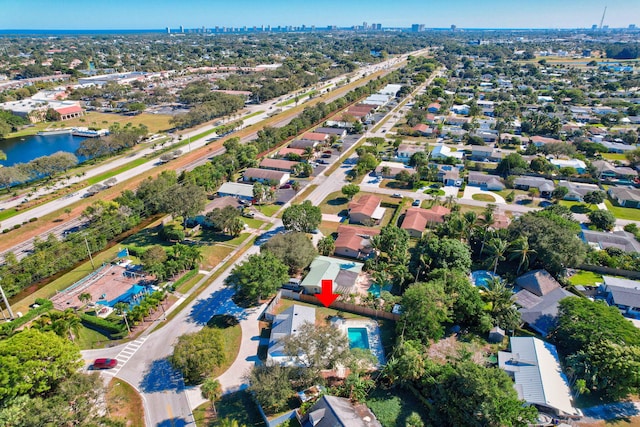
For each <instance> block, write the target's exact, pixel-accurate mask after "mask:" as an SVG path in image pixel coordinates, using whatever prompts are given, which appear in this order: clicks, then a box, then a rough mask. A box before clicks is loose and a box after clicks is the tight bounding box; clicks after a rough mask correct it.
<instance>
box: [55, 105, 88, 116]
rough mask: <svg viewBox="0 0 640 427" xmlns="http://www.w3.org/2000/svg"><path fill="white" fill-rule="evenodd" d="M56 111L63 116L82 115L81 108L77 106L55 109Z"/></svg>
mask: <svg viewBox="0 0 640 427" xmlns="http://www.w3.org/2000/svg"><path fill="white" fill-rule="evenodd" d="M56 111H57V112H58V113H59V114H61V115H63V116H64V115H66V114H74V113H82V107H80V106H79V105H72V106H70V107H62V108H56Z"/></svg>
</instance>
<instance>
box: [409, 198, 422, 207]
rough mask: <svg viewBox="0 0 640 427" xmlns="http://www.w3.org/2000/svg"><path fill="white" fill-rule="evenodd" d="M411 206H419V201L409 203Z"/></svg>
mask: <svg viewBox="0 0 640 427" xmlns="http://www.w3.org/2000/svg"><path fill="white" fill-rule="evenodd" d="M411 206H420V199H415V200H414V201H413V203H411Z"/></svg>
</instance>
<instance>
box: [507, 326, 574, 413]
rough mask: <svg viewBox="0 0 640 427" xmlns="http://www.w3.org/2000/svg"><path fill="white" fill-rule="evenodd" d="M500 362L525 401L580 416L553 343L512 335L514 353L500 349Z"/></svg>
mask: <svg viewBox="0 0 640 427" xmlns="http://www.w3.org/2000/svg"><path fill="white" fill-rule="evenodd" d="M498 365H499V366H500V368H501V369H503V370H505V371H506V372H507V373H508V374H509V375H510V376H512V377H513V379H514V381H515V385H514V386H515V389H516V391H517V392H518V396H519V397H520V398H521V399H523V400H524V401H525V402H527V403H529V404H531V405H535V406H536V407H539V408H540V409H542V410H551V411H553V412H554V413H555V414H558V415H568V416H576V415H579V412H578V410H577V409H576V408H575V407H574V406H573V401H572V394H571V389H570V388H569V382H568V380H567V377H566V376H565V375H564V373H563V372H562V368H561V366H560V361H559V359H558V352H557V351H556V348H555V346H554V345H552V344H549V343H547V342H544V341H542V340H540V339H538V338H533V337H511V352H506V351H500V352H498Z"/></svg>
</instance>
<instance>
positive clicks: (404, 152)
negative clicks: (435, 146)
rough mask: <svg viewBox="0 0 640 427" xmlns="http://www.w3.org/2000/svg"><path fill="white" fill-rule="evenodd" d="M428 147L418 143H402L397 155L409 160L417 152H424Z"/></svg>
mask: <svg viewBox="0 0 640 427" xmlns="http://www.w3.org/2000/svg"><path fill="white" fill-rule="evenodd" d="M427 148H428V147H426V146H424V145H416V144H400V145H399V146H398V152H397V156H398V157H399V158H400V159H402V160H403V161H409V159H410V158H411V156H413V155H414V154H415V153H423V152H424V151H425V150H426V149H427Z"/></svg>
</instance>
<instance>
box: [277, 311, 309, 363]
mask: <svg viewBox="0 0 640 427" xmlns="http://www.w3.org/2000/svg"><path fill="white" fill-rule="evenodd" d="M315 321H316V309H315V308H314V307H309V306H305V305H298V304H294V305H292V306H291V307H289V308H287V309H286V310H285V311H283V312H282V313H280V314H278V315H276V316H275V318H274V319H273V323H272V324H271V335H270V337H269V347H268V349H267V365H282V366H295V365H296V362H295V359H294V358H292V357H291V356H289V355H288V354H286V353H285V351H284V342H283V339H284V338H286V337H289V336H291V335H295V334H296V333H297V331H299V330H300V328H301V327H302V325H304V324H305V323H311V324H315Z"/></svg>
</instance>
